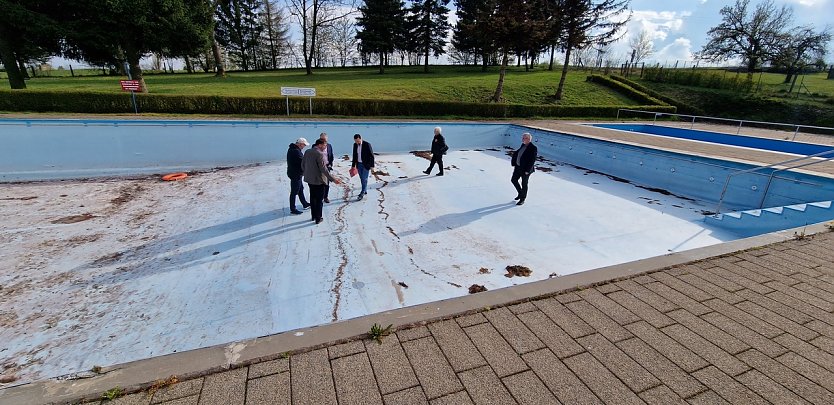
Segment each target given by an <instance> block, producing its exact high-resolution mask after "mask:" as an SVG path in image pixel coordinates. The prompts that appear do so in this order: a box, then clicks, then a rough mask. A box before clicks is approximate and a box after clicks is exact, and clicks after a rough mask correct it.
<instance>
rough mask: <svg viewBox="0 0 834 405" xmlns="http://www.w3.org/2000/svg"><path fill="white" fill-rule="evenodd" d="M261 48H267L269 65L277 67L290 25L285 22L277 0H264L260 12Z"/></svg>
mask: <svg viewBox="0 0 834 405" xmlns="http://www.w3.org/2000/svg"><path fill="white" fill-rule="evenodd" d="M261 25H262V26H263V30H262V32H261V46H260V47H261V48H264V49H266V50H267V53H268V55H269V60H268V62H269V66H270V67H271V68H272V69H278V67H279V66H280V65H281V63H280V60H281V58H282V55H283V54H284V52H285V51H284V48H285V47H286V45H287V44H288V41H289V32H290V27H289V25H288V24H287V17H286V16H285V15H284V10H282V9H281V8H280V7H279V6H278V5H277V2H275V1H273V0H265V1H264V7H263V11H262V12H261Z"/></svg>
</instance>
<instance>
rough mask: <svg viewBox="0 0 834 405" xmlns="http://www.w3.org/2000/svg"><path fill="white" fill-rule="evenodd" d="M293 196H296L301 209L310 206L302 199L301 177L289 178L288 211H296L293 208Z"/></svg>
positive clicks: (302, 185)
mask: <svg viewBox="0 0 834 405" xmlns="http://www.w3.org/2000/svg"><path fill="white" fill-rule="evenodd" d="M295 196H298V200H299V201H301V206H302V207H306V206H308V205H310V204H308V203H307V199H306V198H304V183H302V182H301V176H299V177H298V178H297V179H294V178H290V210H292V211H298V210H297V209H296V208H295Z"/></svg>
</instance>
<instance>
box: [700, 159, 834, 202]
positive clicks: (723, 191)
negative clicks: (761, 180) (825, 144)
mask: <svg viewBox="0 0 834 405" xmlns="http://www.w3.org/2000/svg"><path fill="white" fill-rule="evenodd" d="M830 154H832V155H834V149H831V150H827V151H824V152H820V153H815V154H813V155H808V156H802V157H798V158H794V159H789V160H785V161H782V162H778V163H773V164H769V165H767V166H759V167H754V168H752V169H747V170H741V171H738V172H735V173H730V174H728V175H727V181H725V182H724V188H723V189H722V190H721V196H720V197H719V198H718V206H717V207H716V209H715V213H716V214H720V213H721V205H722V204H723V203H724V196H725V195H726V194H727V188H728V187H729V186H730V180H731V179H732V177H733V176H736V175H739V174H745V173H754V172H757V171H760V170H763V169H769V168H772V167H776V166H784V165H785V164H788V163H795V162H800V161H803V160H807V159H811V158H821V157H822V156H824V155H830ZM832 159H834V156H830V157H827V158H824V159H822V160H814V161H812V162H807V163H803V164H799V165H794V166H790V167H782V168H780V169H776V170H773V171H772V172H771V173H770V178H769V179H768V181H767V186H765V190H764V192H763V193H762V200H761V201H760V202H759V208H762V207H763V206H764V202H765V199H766V198H767V192H768V191H769V190H770V184H771V183H772V182H773V177H774V174H775V173H776V172H781V171H785V170H791V169H797V168H800V167H806V166H811V165H815V164H817V163H822V162H827V161H830V160H832ZM755 174H761V173H755Z"/></svg>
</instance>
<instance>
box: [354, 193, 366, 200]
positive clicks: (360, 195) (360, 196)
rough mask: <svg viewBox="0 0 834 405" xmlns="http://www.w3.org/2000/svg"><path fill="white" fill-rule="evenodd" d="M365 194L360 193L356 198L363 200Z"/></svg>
mask: <svg viewBox="0 0 834 405" xmlns="http://www.w3.org/2000/svg"><path fill="white" fill-rule="evenodd" d="M363 196H364V194H362V193H359V197H357V198H356V201H362V197H363Z"/></svg>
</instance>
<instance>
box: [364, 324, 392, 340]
mask: <svg viewBox="0 0 834 405" xmlns="http://www.w3.org/2000/svg"><path fill="white" fill-rule="evenodd" d="M391 326H393V324H389V325H388V326H386V327H385V328H383V327H382V325H379V324H376V323H375V324H373V326H371V331H370V332H368V336H370V337H371V339H373V340H376V342H377V343H379V344H382V338H383V337H385V336H388V335H390V334H391Z"/></svg>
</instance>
